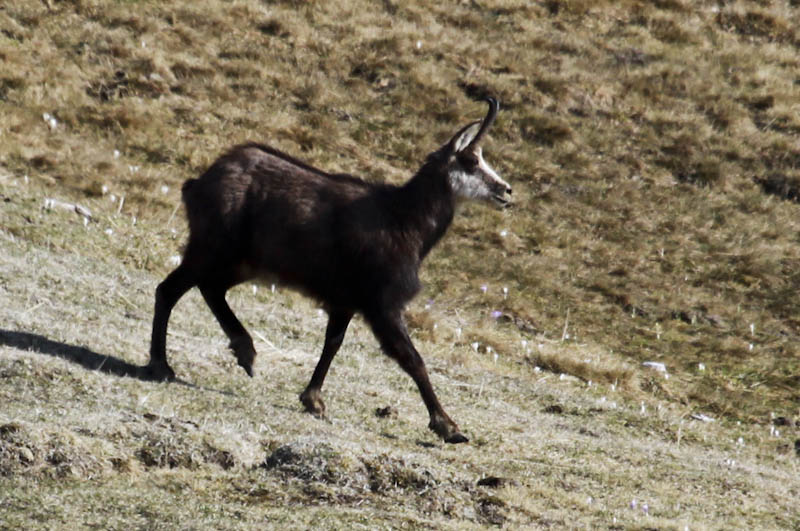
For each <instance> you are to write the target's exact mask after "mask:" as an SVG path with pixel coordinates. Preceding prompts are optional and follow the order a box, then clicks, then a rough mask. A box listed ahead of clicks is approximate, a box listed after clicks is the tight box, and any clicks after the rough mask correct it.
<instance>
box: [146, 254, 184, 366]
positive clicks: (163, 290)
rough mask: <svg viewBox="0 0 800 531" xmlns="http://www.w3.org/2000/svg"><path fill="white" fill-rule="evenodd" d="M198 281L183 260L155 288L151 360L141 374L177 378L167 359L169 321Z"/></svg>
mask: <svg viewBox="0 0 800 531" xmlns="http://www.w3.org/2000/svg"><path fill="white" fill-rule="evenodd" d="M195 284H196V275H195V272H194V271H193V269H192V268H191V267H189V266H188V265H187V263H186V262H185V261H184V263H182V264H181V265H180V266H178V268H177V269H175V270H174V271H173V272H172V273H170V274H169V275H168V276H167V278H166V279H164V281H163V282H162V283H161V284H159V285H158V288H156V303H155V311H154V312H153V332H152V336H151V340H150V362H149V363H148V364H147V365H145V366H144V367H142V369H141V373H140V376H141V377H143V378H147V379H151V380H174V379H175V371H173V370H172V368H171V367H170V366H169V364H168V363H167V352H166V349H167V323H168V322H169V316H170V313H171V312H172V308H173V307H174V306H175V304H176V303H177V302H178V300H179V299H180V298H181V297H183V295H184V294H185V293H186V292H187V291H189V289H191V288H192V287H193V286H195Z"/></svg>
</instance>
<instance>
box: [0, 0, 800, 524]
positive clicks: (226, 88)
mask: <svg viewBox="0 0 800 531" xmlns="http://www.w3.org/2000/svg"><path fill="white" fill-rule="evenodd" d="M796 20H800V6H798V5H797V3H796V2H781V1H770V0H762V1H758V2H745V1H736V2H726V3H719V2H688V1H687V2H684V1H680V0H671V1H658V2H638V1H626V2H581V1H566V0H565V1H544V2H514V1H507V2H464V3H458V4H456V5H449V4H447V5H442V6H441V7H437V6H432V5H426V3H401V2H393V1H391V0H387V1H384V2H381V3H374V2H361V1H359V0H348V1H347V2H340V3H336V4H334V3H329V2H293V1H276V2H256V1H249V0H243V1H235V2H216V1H212V2H203V3H194V2H185V1H178V2H159V1H149V2H122V1H118V2H99V1H80V0H76V1H70V2H57V1H48V2H32V1H22V2H15V3H13V5H4V6H3V7H0V60H1V61H2V63H1V64H2V68H0V117H1V118H2V120H1V122H2V123H0V195H1V196H2V197H0V199H2V203H0V255H2V261H0V264H1V265H0V307H2V308H3V309H2V310H0V312H1V313H0V351H1V352H2V357H0V374H2V377H3V378H2V381H0V393H2V402H3V403H4V404H5V405H4V406H3V407H2V408H0V482H1V483H2V488H0V492H2V494H0V497H2V501H3V503H2V509H0V511H2V512H1V513H0V521H3V522H9V523H8V524H6V525H10V526H12V527H13V525H14V524H15V523H20V522H24V521H28V519H29V518H31V515H33V517H34V518H35V521H36V522H38V523H39V524H40V525H41V526H42V527H60V526H63V527H67V526H69V525H70V524H71V523H75V522H76V521H77V522H80V523H82V524H83V525H85V526H87V527H88V526H92V525H101V526H104V527H105V526H109V525H110V526H113V527H120V528H130V527H132V526H133V527H136V526H139V527H149V526H153V525H156V524H158V523H159V522H161V524H163V526H164V527H180V526H185V527H209V526H213V527H219V528H236V527H254V528H258V527H261V526H263V525H264V523H265V522H268V523H269V524H271V525H273V526H275V527H281V526H282V524H281V522H283V523H284V524H286V523H288V524H290V525H292V526H295V527H307V526H311V525H314V526H319V527H338V528H345V527H357V526H358V525H363V526H367V527H380V526H386V527H398V526H401V525H409V526H413V527H437V528H439V527H459V528H460V527H462V526H464V525H473V526H484V525H506V526H508V527H519V526H538V527H582V526H585V527H602V526H606V527H612V528H616V527H622V528H637V527H656V528H671V527H674V528H680V529H683V528H684V526H686V525H688V526H689V527H690V528H691V529H695V528H698V527H700V528H702V527H703V526H708V527H709V528H719V527H731V528H752V527H762V528H775V527H786V528H791V527H792V526H797V525H800V519H799V518H800V516H798V512H797V510H796V508H795V507H794V505H795V504H794V502H793V500H794V499H796V498H797V496H798V493H799V492H800V481H798V480H797V479H796V478H797V477H798V469H799V468H800V466H799V465H800V459H798V454H797V453H796V451H800V450H796V449H795V448H796V445H800V443H798V442H797V441H798V440H800V432H799V431H798V430H799V429H800V428H798V426H797V425H796V424H795V421H796V420H800V419H798V416H799V415H800V391H799V389H800V355H798V346H797V344H798V335H799V334H800V303H798V301H800V298H799V297H798V295H797V294H798V292H800V267H798V265H800V236H798V235H800V204H799V203H800V140H798V138H800V136H799V135H798V133H800V54H799V53H798V52H799V51H800V30H799V29H797V24H796V23H795V22H794V21H796ZM488 94H491V95H495V96H496V97H497V98H498V99H499V100H500V101H501V113H500V115H499V118H498V121H497V123H496V124H495V126H494V128H493V129H492V131H491V132H490V134H489V138H487V140H486V144H485V155H486V158H487V160H489V161H490V163H491V164H492V165H493V166H494V167H496V168H497V169H498V171H499V173H500V174H501V175H502V176H503V177H504V178H505V179H506V180H507V181H509V182H510V183H511V184H512V185H513V187H514V197H515V200H516V203H515V205H514V207H513V208H512V209H508V210H504V211H497V210H494V209H492V208H491V207H487V206H484V205H469V206H466V207H464V208H463V209H462V210H461V211H460V212H459V214H458V216H457V219H456V222H455V224H454V226H453V227H452V229H451V231H450V233H449V234H448V236H447V237H446V238H445V240H444V241H443V242H442V243H441V244H440V246H439V247H438V248H436V249H435V250H434V251H433V253H432V254H431V256H430V258H429V259H428V261H427V262H426V264H425V265H424V267H423V279H424V281H425V283H426V288H425V290H424V292H423V293H422V294H421V295H420V297H419V298H418V300H416V301H415V302H414V304H413V305H412V306H411V307H410V308H409V313H408V321H409V324H410V326H411V328H412V330H413V334H414V338H415V341H417V343H418V347H419V348H420V351H422V352H423V354H424V356H425V358H426V361H427V362H428V365H429V366H430V368H431V372H432V373H433V374H432V379H433V383H434V385H435V386H436V387H437V389H439V390H440V391H439V392H440V394H441V395H442V400H443V401H444V402H445V404H446V407H447V409H448V411H450V412H451V413H452V415H453V416H454V418H455V420H457V421H458V422H459V424H460V425H461V427H462V428H464V429H465V431H466V433H467V434H468V435H470V436H471V438H472V443H471V444H470V445H469V446H468V447H467V448H451V447H446V446H442V445H440V444H439V443H438V441H435V440H434V438H433V436H432V435H430V434H429V433H428V432H427V430H425V423H426V421H425V418H424V409H423V406H422V404H421V401H420V400H419V397H418V396H417V394H416V391H415V390H414V389H413V388H412V383H411V381H410V379H408V378H407V377H406V376H405V375H403V374H402V373H401V371H400V370H399V369H398V368H397V367H395V366H394V365H393V364H392V363H390V362H389V361H387V360H385V359H384V358H383V357H382V356H381V355H380V354H379V353H378V349H377V345H376V344H375V342H374V340H373V339H372V338H371V336H370V334H369V333H368V332H367V331H366V329H365V328H364V327H363V325H360V324H359V323H357V324H356V327H355V329H354V330H352V331H351V332H350V333H349V334H348V337H347V339H346V340H345V345H344V346H343V349H342V352H341V354H340V355H339V356H338V357H337V359H336V361H335V362H334V368H333V369H332V373H331V377H330V378H329V380H328V382H327V383H326V388H325V393H326V397H328V400H327V402H328V406H329V413H330V416H331V418H330V419H329V421H327V422H324V421H318V420H315V419H313V418H310V417H309V416H307V415H304V414H302V413H301V411H300V406H299V403H298V402H297V399H296V395H297V393H298V392H299V391H300V390H301V389H302V388H303V386H304V384H305V383H306V380H307V378H309V377H310V374H311V371H312V369H313V365H314V363H315V361H316V357H317V355H318V352H319V350H320V349H321V341H322V331H323V327H324V322H325V319H324V316H322V315H320V314H319V312H318V310H317V308H316V306H315V305H314V303H313V302H312V301H307V300H305V299H303V298H302V297H300V296H297V295H295V294H292V293H289V292H285V291H283V290H280V289H278V290H277V291H276V292H275V293H272V292H271V290H270V289H269V286H266V287H265V286H261V287H259V288H257V289H256V288H253V287H252V286H242V287H240V288H237V289H236V290H234V291H233V292H232V293H231V295H230V300H231V304H232V306H233V307H234V309H235V310H236V311H237V313H239V314H240V316H241V317H242V320H243V321H244V322H245V324H246V325H247V326H248V327H250V328H251V329H252V330H254V331H255V332H257V334H254V335H256V336H257V337H258V339H257V345H256V348H257V349H258V350H259V352H260V356H259V358H258V360H257V362H256V370H257V371H258V375H257V377H256V378H255V379H254V380H252V381H251V380H249V379H246V377H245V376H244V374H243V373H241V371H240V369H238V368H237V367H236V365H235V362H234V360H233V357H232V356H230V355H229V353H228V352H227V349H226V348H225V344H226V342H225V340H224V336H223V334H222V332H221V331H220V330H219V329H218V326H217V324H216V323H215V322H214V320H213V318H212V317H211V315H210V312H208V310H207V309H205V308H204V307H203V305H202V303H201V302H200V298H199V296H197V295H196V294H191V295H190V296H188V298H187V300H186V301H184V302H181V303H180V304H179V306H178V307H177V308H176V311H175V314H174V318H173V319H174V321H173V323H174V324H173V326H172V328H171V335H170V338H169V355H170V359H171V360H172V363H173V366H174V367H175V368H176V371H177V372H178V374H179V375H180V376H181V377H182V378H183V380H182V382H181V383H178V384H172V385H159V384H152V383H146V382H142V381H139V380H137V379H136V378H132V377H131V376H133V375H134V368H135V365H138V364H142V363H144V362H145V361H146V352H147V347H148V345H147V342H148V334H149V326H150V322H149V321H150V319H151V317H152V316H151V305H152V295H153V291H154V289H155V286H156V285H157V283H158V282H159V280H160V279H161V278H162V277H163V276H164V275H165V274H166V273H167V272H168V271H169V270H170V268H171V267H174V263H175V259H176V256H177V255H179V252H180V246H181V244H182V243H183V241H184V239H185V235H186V227H185V222H184V220H183V215H182V212H181V209H180V201H179V190H180V184H181V183H182V181H183V180H184V179H186V178H188V177H192V176H196V175H197V174H198V173H200V172H201V171H202V170H203V169H204V168H205V167H206V166H207V165H208V164H209V163H210V162H211V161H212V160H213V159H214V158H215V157H216V156H217V155H218V154H219V153H220V152H221V151H222V150H224V149H226V148H227V147H229V146H230V145H232V144H233V143H235V142H239V141H245V140H259V141H264V142H267V143H270V144H272V145H274V146H276V147H278V148H280V149H283V150H285V151H288V152H290V153H293V154H295V155H297V156H299V157H300V158H303V159H305V160H307V161H309V162H311V163H313V164H315V165H318V166H320V167H323V168H325V169H329V170H335V171H345V172H349V173H353V174H356V175H360V176H363V177H364V178H367V179H371V180H380V181H388V182H394V183H399V182H402V181H404V180H405V179H407V178H408V177H409V176H410V175H411V174H412V173H413V171H414V170H415V169H416V167H417V166H418V165H419V164H420V162H421V161H422V159H423V158H424V156H425V155H426V154H427V153H429V152H430V151H432V150H433V149H435V148H436V147H438V146H439V145H440V144H441V143H442V142H444V141H446V140H447V139H449V137H450V135H451V134H452V133H454V132H455V131H456V130H457V129H458V128H459V127H460V126H462V125H463V124H465V123H467V122H468V121H470V120H473V119H476V118H479V117H481V116H483V113H484V111H485V109H484V105H483V104H481V103H476V102H475V101H474V100H475V99H476V98H480V97H483V96H485V95H488ZM46 199H55V200H57V202H52V201H46ZM58 201H61V202H66V203H70V204H79V205H81V206H83V207H86V208H88V209H89V210H90V211H91V220H87V221H86V222H84V219H85V218H84V217H83V216H81V215H79V214H78V213H75V212H74V211H69V210H66V209H63V208H60V207H59V203H58ZM498 312H499V313H498ZM498 315H499V317H497V316H498ZM495 354H496V356H495ZM65 360H66V361H65ZM643 362H660V363H663V364H664V365H665V367H666V370H667V374H668V376H669V377H668V378H666V377H665V375H664V374H663V373H661V372H658V371H654V370H652V369H651V368H648V367H646V366H643V365H642V363H643ZM98 366H99V367H100V369H99V370H94V369H96V368H97V367H98ZM87 369H91V370H87ZM562 375H563V376H562ZM387 405H391V406H393V407H394V408H395V409H396V411H397V413H396V415H395V416H391V415H390V417H389V418H381V417H377V416H375V415H374V409H375V408H377V407H383V406H387ZM702 415H705V416H707V417H713V418H714V419H716V420H715V421H714V422H703V421H701V420H697V418H698V417H700V418H702ZM490 476H496V477H500V478H503V479H502V480H498V481H495V482H494V483H498V485H495V486H494V487H492V486H485V485H478V484H477V482H478V480H480V479H482V478H486V477H490ZM489 483H492V482H491V481H490V482H489ZM634 499H636V500H637V503H636V507H635V508H631V505H632V500H634ZM643 502H647V503H648V511H647V513H646V512H645V511H643V510H642V505H641V504H642V503H643Z"/></svg>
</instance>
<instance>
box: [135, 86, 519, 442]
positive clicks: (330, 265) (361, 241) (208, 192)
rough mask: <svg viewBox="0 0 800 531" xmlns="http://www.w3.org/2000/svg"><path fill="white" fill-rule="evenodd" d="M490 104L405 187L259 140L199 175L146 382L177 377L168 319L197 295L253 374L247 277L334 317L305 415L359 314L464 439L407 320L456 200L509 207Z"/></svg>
mask: <svg viewBox="0 0 800 531" xmlns="http://www.w3.org/2000/svg"><path fill="white" fill-rule="evenodd" d="M486 101H488V103H489V112H488V114H487V115H486V117H485V118H484V119H483V120H479V121H476V122H473V123H470V124H468V125H466V126H465V127H463V128H462V129H461V130H459V131H458V132H457V133H456V134H455V136H453V138H452V139H451V140H450V141H449V142H447V143H446V144H445V145H444V146H442V147H441V148H440V149H438V150H437V151H435V152H433V153H431V154H430V155H429V156H428V157H427V159H426V161H425V163H424V164H423V165H422V167H421V168H420V169H419V171H418V172H417V173H416V175H414V176H413V177H412V178H411V179H410V180H409V181H408V182H406V183H405V184H404V185H403V186H394V185H390V184H376V183H369V182H365V181H362V180H361V179H358V178H356V177H353V176H350V175H345V174H331V173H327V172H325V171H322V170H319V169H317V168H314V167H312V166H310V165H308V164H305V163H303V162H301V161H299V160H297V159H295V158H293V157H290V156H289V155H286V154H285V153H282V152H280V151H278V150H276V149H273V148H271V147H268V146H265V145H261V144H256V143H249V144H243V145H239V146H236V147H234V148H232V149H231V150H230V151H228V152H227V153H226V154H224V155H222V156H221V157H220V158H218V159H217V160H216V161H215V162H214V163H213V164H212V165H211V167H210V168H209V169H208V170H207V171H206V172H205V173H204V174H203V175H201V176H200V178H198V179H189V180H188V181H186V183H185V184H184V185H183V202H184V203H185V206H186V213H187V217H188V221H189V241H188V243H187V245H186V248H185V250H184V253H183V260H182V262H181V264H180V265H179V266H178V267H177V268H176V269H175V270H174V271H172V272H171V273H170V274H169V275H168V276H167V278H166V279H165V280H164V281H163V282H162V283H161V284H159V286H158V288H157V289H156V294H155V311H154V317H153V333H152V340H151V345H150V361H149V363H148V364H147V365H146V366H144V367H142V369H141V371H142V373H141V375H142V377H144V378H149V379H157V380H172V379H174V378H175V373H174V371H173V370H172V369H171V368H170V366H169V364H168V363H167V358H166V336H167V322H168V321H169V316H170V312H171V311H172V308H173V306H174V305H175V303H177V301H178V299H180V298H181V297H182V296H183V294H184V293H186V292H187V291H188V290H189V289H190V288H192V287H194V286H197V287H198V288H199V289H200V293H201V294H202V295H203V298H204V299H205V301H206V303H207V304H208V306H209V308H210V309H211V311H212V313H213V314H214V316H215V317H216V319H217V320H218V321H219V324H220V325H221V327H222V329H223V330H224V331H225V334H226V335H227V336H228V338H229V339H230V348H231V349H232V351H233V354H234V355H235V356H236V358H237V359H238V363H239V365H241V366H242V367H243V368H244V370H245V371H246V372H247V374H248V375H250V376H252V375H253V360H254V358H255V356H256V351H255V348H254V347H253V340H252V338H251V337H250V334H249V333H248V332H247V331H246V330H245V328H244V327H243V326H242V323H241V322H240V321H239V320H238V319H237V318H236V316H235V315H234V314H233V312H232V311H231V309H230V307H229V306H228V303H227V302H226V301H225V293H226V292H227V291H228V289H230V288H231V287H233V286H235V285H237V284H240V283H242V282H245V281H249V280H262V281H273V282H279V283H281V284H283V285H287V286H289V287H291V288H294V289H298V290H300V291H301V292H303V293H305V294H307V295H309V296H311V297H313V298H315V299H317V300H318V301H319V302H320V303H321V304H322V305H323V307H324V308H325V310H326V311H327V313H328V325H327V329H326V331H325V343H324V346H323V348H322V355H321V357H320V360H319V362H318V364H317V366H316V368H315V369H314V374H313V376H312V377H311V381H310V382H309V384H308V386H307V387H306V388H305V390H304V391H303V392H302V394H301V395H300V401H301V402H302V404H303V405H304V406H305V409H306V410H307V411H308V412H310V413H313V414H315V415H317V416H323V415H324V413H325V404H324V403H323V401H322V397H321V388H322V383H323V381H324V379H325V375H326V373H327V372H328V368H329V367H330V364H331V361H332V360H333V357H334V356H335V355H336V352H337V350H338V349H339V346H340V345H341V344H342V340H343V338H344V334H345V331H346V330H347V326H348V324H349V323H350V319H351V318H352V317H353V315H354V314H355V313H356V312H359V313H361V314H362V315H363V317H364V319H365V321H366V322H367V323H368V324H369V326H370V327H371V329H372V331H373V332H374V334H375V336H376V337H377V339H378V341H379V342H380V345H381V348H382V349H383V351H384V352H385V353H386V354H387V355H389V356H390V357H392V358H394V359H395V360H396V361H397V363H398V364H399V365H400V367H402V368H403V370H405V371H406V372H407V373H408V374H409V375H410V376H411V377H412V378H413V379H414V382H416V384H417V387H418V388H419V391H420V393H421V395H422V400H423V401H424V403H425V406H426V407H427V409H428V413H429V415H430V424H429V425H428V427H429V428H430V429H431V430H433V431H434V432H435V433H436V434H437V435H439V436H440V437H441V438H442V439H444V440H445V441H446V442H449V443H460V442H466V441H467V440H468V439H467V438H466V437H465V436H464V435H462V434H461V432H460V431H459V429H458V426H457V425H456V423H455V422H453V421H452V420H451V419H450V417H449V416H448V415H447V413H445V411H444V409H443V408H442V406H441V405H440V404H439V400H438V399H437V397H436V394H435V393H434V391H433V387H432V386H431V383H430V381H429V379H428V373H427V371H426V369H425V363H424V362H423V360H422V358H421V357H420V355H419V353H418V352H417V350H416V349H415V348H414V345H413V344H412V343H411V339H410V338H409V335H408V331H407V329H406V326H405V324H404V321H403V317H402V312H403V310H404V308H405V305H406V304H407V303H408V302H409V301H410V300H411V299H412V298H413V297H414V296H415V295H416V293H417V292H418V291H419V289H420V282H419V278H418V276H417V273H418V270H419V267H420V264H421V262H422V260H423V259H424V258H425V256H426V255H427V254H428V252H429V251H430V250H431V248H432V247H433V246H434V245H435V244H436V243H437V242H438V241H439V239H440V238H441V237H442V236H443V235H444V233H445V231H446V230H447V228H448V226H449V225H450V223H451V221H452V219H453V214H454V210H455V206H456V203H457V201H458V200H460V199H481V200H487V201H493V202H494V203H496V204H497V205H500V206H506V205H507V204H508V203H509V201H510V199H511V197H510V194H511V187H510V186H509V185H508V184H507V183H506V182H505V181H504V180H503V179H501V178H500V176H499V175H498V174H497V173H496V172H495V171H494V170H493V169H492V168H490V167H489V165H488V164H487V163H486V161H484V159H483V156H482V154H481V148H480V146H479V145H478V143H479V141H480V140H481V138H482V137H483V136H484V134H485V133H486V131H487V129H489V127H490V126H491V125H492V123H493V122H494V120H495V117H496V116H497V111H498V108H499V105H498V103H497V101H496V100H495V99H493V98H487V100H486Z"/></svg>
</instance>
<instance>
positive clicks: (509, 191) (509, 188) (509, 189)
mask: <svg viewBox="0 0 800 531" xmlns="http://www.w3.org/2000/svg"><path fill="white" fill-rule="evenodd" d="M506 193H507V194H508V195H511V187H510V186H509V187H508V188H506Z"/></svg>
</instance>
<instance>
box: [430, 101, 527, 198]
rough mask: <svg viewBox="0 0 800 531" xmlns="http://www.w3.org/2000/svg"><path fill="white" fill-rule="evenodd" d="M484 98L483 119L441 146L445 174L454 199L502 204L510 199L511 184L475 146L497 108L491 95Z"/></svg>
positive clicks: (493, 118)
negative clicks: (486, 108)
mask: <svg viewBox="0 0 800 531" xmlns="http://www.w3.org/2000/svg"><path fill="white" fill-rule="evenodd" d="M486 101H488V102H489V113H488V114H487V115H486V118H484V119H483V120H481V121H477V122H473V123H471V124H469V125H467V126H465V127H464V128H462V129H461V130H460V131H459V132H458V133H456V134H455V136H453V138H452V139H451V140H450V142H448V143H447V145H446V146H445V148H444V149H445V151H446V152H447V161H448V162H447V176H448V179H449V181H450V186H451V187H452V188H453V191H454V192H455V194H456V196H457V197H458V198H461V199H478V200H483V201H492V202H494V203H495V204H497V205H498V206H501V207H505V206H507V205H508V204H509V203H510V202H511V186H509V184H508V183H507V182H505V181H504V180H503V179H502V178H501V177H500V176H499V175H498V174H497V172H496V171H494V170H493V169H492V167H491V166H489V164H487V163H486V161H485V160H484V159H483V153H482V150H481V146H480V145H479V142H480V140H481V138H482V137H483V135H484V134H485V133H486V131H487V129H489V127H490V126H491V125H492V123H493V122H494V120H495V118H496V117H497V111H498V109H499V108H500V105H499V104H498V103H497V100H495V99H494V98H487V99H486Z"/></svg>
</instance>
